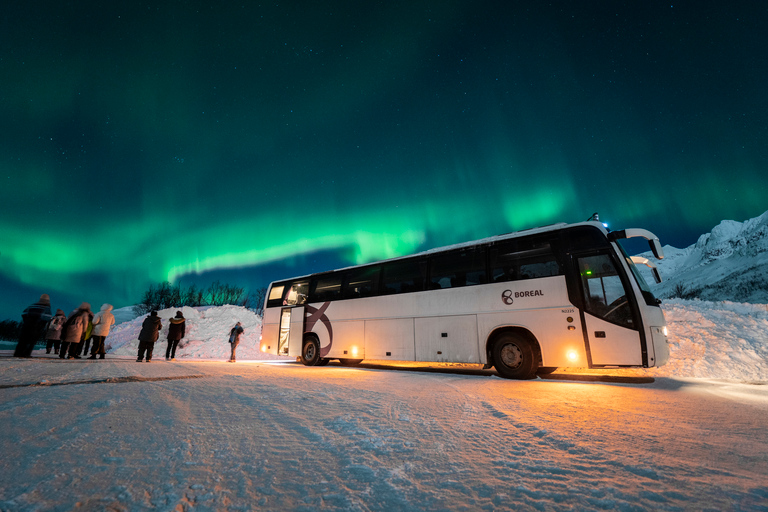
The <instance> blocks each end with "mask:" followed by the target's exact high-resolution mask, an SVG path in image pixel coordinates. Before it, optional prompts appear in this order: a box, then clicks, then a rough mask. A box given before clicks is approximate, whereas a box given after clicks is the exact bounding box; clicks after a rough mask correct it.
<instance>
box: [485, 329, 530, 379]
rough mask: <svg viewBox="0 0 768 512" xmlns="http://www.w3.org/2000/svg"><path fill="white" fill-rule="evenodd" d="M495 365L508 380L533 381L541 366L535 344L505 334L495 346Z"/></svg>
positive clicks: (519, 337)
mask: <svg viewBox="0 0 768 512" xmlns="http://www.w3.org/2000/svg"><path fill="white" fill-rule="evenodd" d="M493 365H494V366H495V367H496V371H497V372H499V375H501V376H502V377H504V378H507V379H532V378H533V377H535V375H536V369H537V368H538V366H539V365H538V362H537V357H536V352H535V350H534V348H533V343H531V342H530V341H528V340H527V339H525V338H523V337H521V336H516V335H514V334H503V335H502V336H501V337H499V339H497V340H496V342H495V343H494V344H493Z"/></svg>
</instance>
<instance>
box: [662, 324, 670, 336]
mask: <svg viewBox="0 0 768 512" xmlns="http://www.w3.org/2000/svg"><path fill="white" fill-rule="evenodd" d="M661 331H662V332H663V333H664V336H669V330H668V329H667V326H666V325H665V326H664V328H663V329H662V330H661Z"/></svg>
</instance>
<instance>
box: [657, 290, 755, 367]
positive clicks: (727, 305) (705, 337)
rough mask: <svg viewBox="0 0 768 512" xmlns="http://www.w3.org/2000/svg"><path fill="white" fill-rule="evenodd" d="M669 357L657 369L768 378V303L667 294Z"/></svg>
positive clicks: (665, 309) (666, 315)
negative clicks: (709, 300) (701, 298)
mask: <svg viewBox="0 0 768 512" xmlns="http://www.w3.org/2000/svg"><path fill="white" fill-rule="evenodd" d="M662 307H663V309H664V315H665V317H666V319H667V327H668V329H669V345H670V352H671V358H670V361H669V363H667V364H666V365H664V366H662V367H661V368H658V369H653V370H649V371H651V372H652V373H654V374H655V375H659V376H670V377H702V378H714V379H736V380H746V381H768V305H765V304H741V303H735V302H707V301H701V300H683V299H673V300H666V301H664V304H663V306H662Z"/></svg>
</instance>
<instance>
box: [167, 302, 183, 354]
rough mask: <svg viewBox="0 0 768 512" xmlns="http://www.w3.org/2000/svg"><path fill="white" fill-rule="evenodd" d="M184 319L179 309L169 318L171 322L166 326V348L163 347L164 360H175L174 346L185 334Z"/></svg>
mask: <svg viewBox="0 0 768 512" xmlns="http://www.w3.org/2000/svg"><path fill="white" fill-rule="evenodd" d="M186 330H187V329H186V321H185V318H184V314H183V313H182V312H181V311H177V312H176V317H175V318H171V324H170V325H169V326H168V348H167V349H165V360H166V361H175V360H176V346H177V345H178V344H179V341H181V338H183V337H184V335H185V334H186Z"/></svg>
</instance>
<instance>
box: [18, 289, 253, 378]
mask: <svg viewBox="0 0 768 512" xmlns="http://www.w3.org/2000/svg"><path fill="white" fill-rule="evenodd" d="M111 311H112V305H111V304H104V305H103V306H101V310H100V311H99V312H98V313H96V314H95V315H94V314H93V313H92V312H91V305H90V304H88V303H87V302H83V303H82V304H80V307H78V308H77V309H76V310H74V311H72V312H71V313H70V314H69V316H67V315H65V314H64V311H62V310H61V309H57V310H56V314H55V315H51V299H50V297H49V296H48V294H45V293H44V294H43V295H41V296H40V299H39V300H38V301H37V302H35V303H34V304H32V305H31V306H29V307H28V308H26V309H25V310H24V312H23V313H22V314H21V318H22V320H23V322H22V325H21V334H20V335H19V342H18V344H17V345H16V350H15V352H14V354H13V355H14V356H15V357H31V356H32V350H34V348H35V344H36V343H37V341H38V340H39V339H40V333H41V330H42V332H43V333H44V339H45V351H46V354H50V353H51V350H53V351H54V354H58V355H59V357H60V358H61V359H81V354H87V353H88V349H89V348H90V350H91V355H90V357H88V359H96V358H97V356H98V358H99V359H104V358H105V355H106V349H105V345H104V341H105V340H106V338H107V336H108V335H109V329H110V327H111V326H112V325H114V323H115V315H113V314H112V312H111ZM162 327H163V324H162V321H161V320H160V317H159V316H157V311H152V312H151V313H150V314H149V316H147V318H145V319H144V322H143V323H142V325H141V332H139V353H138V356H137V358H136V362H139V363H140V362H142V361H144V360H146V362H150V361H152V353H153V352H154V348H155V342H156V341H157V340H158V338H159V337H160V329H162ZM244 332H245V330H244V329H243V326H242V324H241V323H240V322H237V324H236V325H235V326H234V327H233V328H232V329H231V330H230V332H229V343H230V345H231V354H230V358H229V362H231V363H234V362H235V351H236V349H237V346H238V345H239V344H240V338H241V336H242V335H243V333H244ZM185 335H186V319H185V318H184V314H183V313H182V312H181V311H177V312H176V316H175V317H174V318H171V319H170V325H169V326H168V348H167V349H166V351H165V360H166V361H175V360H176V347H177V346H178V345H179V342H180V341H181V339H182V338H184V336H185ZM145 358H146V359H145Z"/></svg>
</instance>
